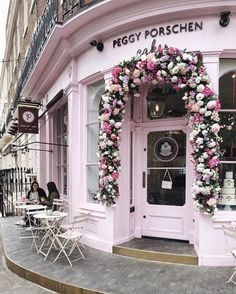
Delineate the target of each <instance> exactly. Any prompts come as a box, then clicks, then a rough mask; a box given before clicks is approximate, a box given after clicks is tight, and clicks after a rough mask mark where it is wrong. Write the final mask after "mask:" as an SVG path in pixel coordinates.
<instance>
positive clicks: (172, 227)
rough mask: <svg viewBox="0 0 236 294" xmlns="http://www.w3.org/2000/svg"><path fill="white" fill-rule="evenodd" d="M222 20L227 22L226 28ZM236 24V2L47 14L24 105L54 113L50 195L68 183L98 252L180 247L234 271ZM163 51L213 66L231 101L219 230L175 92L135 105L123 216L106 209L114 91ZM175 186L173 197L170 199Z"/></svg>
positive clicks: (56, 7) (77, 6) (127, 138)
mask: <svg viewBox="0 0 236 294" xmlns="http://www.w3.org/2000/svg"><path fill="white" fill-rule="evenodd" d="M33 2H34V1H32V3H33ZM39 2H40V1H39ZM35 3H36V2H35ZM226 10H227V11H229V12H230V15H229V14H228V13H227V11H226ZM222 12H226V13H225V14H224V15H222V16H220V14H221V13H222ZM220 21H221V23H219V22H220ZM235 23H236V3H235V1H233V0H232V1H227V7H226V6H225V1H212V0H209V1H204V2H202V1H196V0H195V1H192V0H190V1H179V0H176V1H173V0H165V1H141V0H140V1H138V0H129V1H124V0H120V1H115V0H113V1H69V0H67V1H66V0H65V1H56V0H51V1H48V2H47V8H46V10H45V12H44V14H43V15H42V17H41V18H40V21H38V28H37V33H36V34H35V35H34V38H33V40H32V43H31V47H30V50H29V51H28V55H27V58H26V61H25V65H24V69H25V68H27V76H25V78H24V83H23V84H22V90H21V96H22V97H27V98H30V99H32V100H33V101H34V102H38V103H40V104H41V105H42V107H41V109H40V113H39V115H40V120H39V141H40V142H44V144H38V147H37V148H38V149H40V150H43V149H47V150H48V151H51V152H46V151H45V152H43V151H42V152H40V153H39V167H38V168H39V177H40V182H41V185H42V186H45V185H46V183H47V182H48V181H49V180H50V181H51V180H53V181H55V182H56V183H57V185H58V187H59V190H60V193H61V195H62V196H63V197H67V199H68V201H69V203H70V211H71V217H72V216H73V215H75V214H76V212H77V209H78V208H79V207H80V208H86V209H89V210H90V211H91V218H90V222H89V226H88V234H87V237H86V243H87V244H88V245H90V246H92V247H95V248H98V249H102V250H106V251H111V250H112V246H113V245H114V244H119V243H122V242H125V241H128V240H130V239H132V238H134V237H142V236H150V237H161V238H169V239H180V240H186V241H189V242H190V243H192V244H194V247H195V250H196V252H197V254H198V257H199V264H200V265H230V264H233V258H232V257H231V256H230V254H228V252H227V250H226V246H225V239H224V235H223V230H222V224H226V225H229V224H230V222H231V221H232V220H234V219H235V218H236V212H235V211H234V210H235V207H236V206H235V205H234V204H236V199H234V198H235V196H234V194H235V189H234V185H233V181H232V179H230V178H231V176H232V177H235V176H236V168H235V163H236V161H235V155H236V148H235V142H234V139H233V138H234V137H235V132H236V127H235V126H234V125H233V121H234V112H235V99H236V98H235V83H236V80H235V77H236V76H235V71H236V41H235V39H234V38H233V36H234V27H235ZM158 44H161V45H162V46H164V45H165V44H167V45H168V46H169V47H172V46H173V47H175V48H179V49H182V50H183V49H185V48H187V51H188V52H200V53H201V54H202V58H203V62H204V64H205V66H206V67H207V72H208V74H209V76H210V78H211V81H212V86H213V88H214V91H215V93H217V94H219V96H220V99H221V101H222V110H221V113H220V116H221V117H222V118H223V119H229V120H230V123H232V125H231V126H230V128H231V130H230V131H229V130H223V131H222V132H221V135H222V136H223V139H224V142H223V148H224V149H225V150H226V153H225V155H224V157H222V159H221V163H220V165H219V166H220V185H223V180H224V179H225V176H226V172H229V171H231V172H232V173H227V177H229V179H230V181H229V182H230V188H231V190H230V193H229V194H230V195H231V196H230V197H229V199H228V200H227V201H228V202H227V201H226V202H221V204H220V205H219V211H218V212H216V213H215V216H214V218H211V217H210V216H209V215H206V214H204V213H203V212H201V211H197V210H195V209H194V205H193V198H192V192H191V187H192V185H193V182H194V170H193V166H192V163H191V145H190V140H189V135H190V132H191V129H190V128H189V127H188V126H186V123H187V118H186V114H187V112H186V110H185V106H184V101H182V100H181V97H182V96H183V95H184V93H183V92H176V91H174V90H173V89H172V87H170V85H169V84H165V83H164V84H162V85H160V84H159V85H152V86H143V87H142V91H141V97H140V98H135V97H131V98H130V99H129V101H128V103H127V105H126V114H125V119H124V122H123V127H122V133H121V137H122V142H121V146H120V155H121V173H120V178H119V199H118V200H117V204H116V206H114V207H106V206H102V205H100V204H99V203H98V201H97V200H95V199H94V196H95V195H96V194H97V192H98V190H99V171H98V167H97V166H98V159H97V156H96V153H97V152H98V147H97V142H98V140H99V119H98V117H99V110H100V108H99V106H100V100H101V95H102V94H103V92H104V90H105V82H107V81H108V80H109V79H110V78H111V77H112V70H113V68H114V66H115V65H117V64H119V63H120V62H122V61H123V60H125V59H127V58H131V57H132V56H135V55H136V54H137V53H139V54H141V53H142V52H148V51H150V50H151V47H154V46H156V47H157V46H158ZM103 45H104V48H103ZM145 48H147V49H145ZM5 96H6V97H9V94H7V93H6V94H5ZM9 99H10V98H9ZM177 99H178V100H177ZM9 103H10V104H11V103H12V101H8V104H9ZM14 103H15V101H14ZM14 105H15V104H14ZM8 107H9V106H8ZM228 129H229V128H228ZM166 138H168V140H167V139H166ZM16 143H17V145H19V146H21V145H23V143H22V142H19V141H17V140H16ZM158 144H159V145H158ZM170 148H173V150H174V151H173V150H172V149H170ZM173 152H174V153H175V154H174V156H173V157H172V156H169V155H171V154H172V153H173ZM163 157H164V160H163ZM166 159H167V160H166ZM165 172H166V176H167V177H165ZM168 172H169V174H170V177H171V180H172V186H171V185H170V183H168V182H170V180H168V179H169V178H168V176H169V174H168ZM114 176H115V175H114ZM164 179H166V181H167V183H163V185H166V186H165V187H163V188H167V189H163V188H162V181H163V180H164ZM224 188H227V187H226V186H224ZM224 191H225V190H224ZM227 197H228V195H227ZM227 197H226V198H227ZM216 244H217V246H216Z"/></svg>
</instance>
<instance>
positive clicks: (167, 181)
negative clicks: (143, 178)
mask: <svg viewBox="0 0 236 294" xmlns="http://www.w3.org/2000/svg"><path fill="white" fill-rule="evenodd" d="M166 177H167V178H166ZM172 184H173V182H172V179H171V176H170V173H169V171H168V169H167V170H166V171H165V173H164V177H163V180H162V181H161V188H162V189H168V190H171V189H172Z"/></svg>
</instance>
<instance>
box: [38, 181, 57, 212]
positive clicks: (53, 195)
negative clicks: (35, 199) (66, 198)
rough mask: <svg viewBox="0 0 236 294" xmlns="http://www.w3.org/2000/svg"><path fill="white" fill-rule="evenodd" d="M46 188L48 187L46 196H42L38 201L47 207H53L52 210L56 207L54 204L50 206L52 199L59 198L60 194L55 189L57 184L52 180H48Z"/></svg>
mask: <svg viewBox="0 0 236 294" xmlns="http://www.w3.org/2000/svg"><path fill="white" fill-rule="evenodd" d="M47 188H48V197H47V198H44V197H42V198H41V199H40V201H41V203H42V204H43V205H47V208H48V209H52V208H53V210H56V209H57V207H56V206H54V207H52V206H53V200H54V199H59V198H60V194H59V192H58V190H57V186H56V184H55V183H54V182H48V183H47Z"/></svg>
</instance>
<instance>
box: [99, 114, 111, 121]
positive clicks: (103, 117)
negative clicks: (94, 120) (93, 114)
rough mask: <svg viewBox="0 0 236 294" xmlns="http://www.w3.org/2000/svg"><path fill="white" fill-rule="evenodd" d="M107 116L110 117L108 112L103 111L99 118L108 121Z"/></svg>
mask: <svg viewBox="0 0 236 294" xmlns="http://www.w3.org/2000/svg"><path fill="white" fill-rule="evenodd" d="M109 118H110V115H109V113H103V114H102V115H101V116H100V119H101V120H102V121H108V120H109Z"/></svg>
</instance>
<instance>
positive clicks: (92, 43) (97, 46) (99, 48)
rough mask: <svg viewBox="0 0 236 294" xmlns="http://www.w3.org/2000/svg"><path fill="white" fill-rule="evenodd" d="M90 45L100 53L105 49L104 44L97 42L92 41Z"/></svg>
mask: <svg viewBox="0 0 236 294" xmlns="http://www.w3.org/2000/svg"><path fill="white" fill-rule="evenodd" d="M89 44H90V45H91V46H93V47H96V48H97V50H98V51H99V52H102V50H103V48H104V44H103V43H102V42H97V41H96V40H93V41H91V42H90V43H89Z"/></svg>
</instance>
